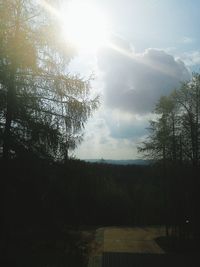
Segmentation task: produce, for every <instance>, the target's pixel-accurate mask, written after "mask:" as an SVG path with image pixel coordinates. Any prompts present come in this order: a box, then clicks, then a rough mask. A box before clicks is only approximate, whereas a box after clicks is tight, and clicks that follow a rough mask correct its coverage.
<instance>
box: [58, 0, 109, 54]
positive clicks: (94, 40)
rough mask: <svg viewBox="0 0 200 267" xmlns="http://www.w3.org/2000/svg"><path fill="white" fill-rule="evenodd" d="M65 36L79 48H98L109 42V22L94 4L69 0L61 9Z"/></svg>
mask: <svg viewBox="0 0 200 267" xmlns="http://www.w3.org/2000/svg"><path fill="white" fill-rule="evenodd" d="M61 13H62V23H63V32H64V36H65V38H66V39H67V40H68V41H70V42H71V43H73V44H74V45H75V46H76V47H77V48H78V49H86V50H87V49H89V50H96V49H98V48H99V47H100V46H103V45H106V43H107V42H108V24H107V21H106V18H105V15H104V14H103V12H102V11H100V10H98V9H97V8H95V6H92V4H89V3H88V4H87V3H81V2H77V1H76V2H75V1H74V2H69V3H68V5H66V6H64V7H63V8H62V10H61Z"/></svg>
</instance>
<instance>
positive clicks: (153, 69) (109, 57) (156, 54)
mask: <svg viewBox="0 0 200 267" xmlns="http://www.w3.org/2000/svg"><path fill="white" fill-rule="evenodd" d="M98 65H99V68H100V71H101V72H102V76H103V81H104V95H105V103H106V105H107V106H108V107H110V108H115V109H118V110H122V111H126V112H130V113H138V114H145V113H148V112H151V111H152V110H153V107H154V105H155V103H156V102H157V100H158V99H159V97H160V96H161V95H167V94H169V93H170V92H171V91H172V90H173V89H174V88H176V87H178V86H179V85H180V81H183V80H188V79H189V78H190V74H189V72H188V70H187V68H186V66H185V65H184V63H183V62H182V61H181V60H177V59H175V58H174V57H173V56H172V55H169V54H167V53H166V52H165V51H161V50H157V49H147V50H146V51H145V52H144V53H140V54H137V53H135V52H134V51H132V50H131V48H129V47H128V46H127V45H126V44H124V43H122V42H121V43H120V45H119V44H118V46H115V47H112V48H107V49H104V50H103V51H101V53H100V54H99V56H98Z"/></svg>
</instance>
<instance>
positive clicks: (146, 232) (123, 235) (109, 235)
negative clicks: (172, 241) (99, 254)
mask: <svg viewBox="0 0 200 267" xmlns="http://www.w3.org/2000/svg"><path fill="white" fill-rule="evenodd" d="M160 235H162V233H161V230H160V229H156V228H139V227H135V228H114V227H112V228H105V229H104V240H103V252H128V253H143V254H144V253H148V254H163V253H164V251H163V250H162V249H161V248H160V247H159V246H158V245H157V243H156V242H155V241H154V238H156V237H157V236H160Z"/></svg>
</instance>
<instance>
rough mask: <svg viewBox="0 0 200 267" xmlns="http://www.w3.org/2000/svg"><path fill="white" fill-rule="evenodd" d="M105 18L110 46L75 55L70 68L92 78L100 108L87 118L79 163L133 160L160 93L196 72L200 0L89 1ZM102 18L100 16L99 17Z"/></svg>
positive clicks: (199, 51)
mask: <svg viewBox="0 0 200 267" xmlns="http://www.w3.org/2000/svg"><path fill="white" fill-rule="evenodd" d="M92 4H93V5H95V6H96V7H97V8H99V10H101V12H102V14H103V15H104V16H107V18H108V19H109V23H110V24H109V27H110V32H111V35H110V39H111V40H112V43H113V47H111V46H103V47H100V48H99V49H98V51H97V52H96V53H92V52H90V51H87V52H86V51H82V52H81V51H80V52H79V53H78V54H77V56H76V57H75V58H74V59H73V60H72V61H71V63H70V65H69V69H70V71H72V72H79V73H80V74H81V75H82V76H84V77H87V76H88V77H89V75H90V74H92V73H94V74H95V80H94V81H93V82H92V92H93V93H95V94H96V93H97V94H99V95H100V100H101V105H100V107H99V109H98V110H97V111H96V112H95V113H94V114H93V116H92V117H91V118H90V119H89V120H88V123H87V124H86V127H85V130H84V141H83V142H82V143H81V144H80V145H79V146H78V148H77V149H76V150H75V151H73V153H72V154H73V155H74V156H75V157H77V158H80V159H101V158H103V159H138V158H141V157H142V155H140V154H138V152H137V146H138V145H139V144H140V143H141V142H142V141H143V140H144V139H145V137H146V136H147V134H148V130H147V127H148V121H149V120H150V119H151V118H152V117H153V116H154V115H153V113H152V112H153V109H154V106H155V104H156V102H157V101H158V99H159V97H160V96H162V95H168V94H169V93H170V92H171V91H172V90H173V89H174V88H178V87H179V86H180V82H181V81H184V80H189V79H190V77H191V73H192V72H193V71H199V69H200V28H199V25H200V16H199V10H200V1H198V0H159V1H158V0H93V1H92ZM102 18H103V16H102Z"/></svg>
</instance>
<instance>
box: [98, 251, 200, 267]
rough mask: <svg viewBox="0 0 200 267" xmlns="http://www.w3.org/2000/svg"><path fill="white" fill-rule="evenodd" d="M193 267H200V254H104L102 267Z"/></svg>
mask: <svg viewBox="0 0 200 267" xmlns="http://www.w3.org/2000/svg"><path fill="white" fill-rule="evenodd" d="M146 266H148V267H151V266H152V267H173V266H176V267H179V266H180V267H193V266H200V261H199V256H198V254H197V253H196V254H132V253H116V252H112V253H110V252H108V253H104V254H103V258H102V267H146Z"/></svg>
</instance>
